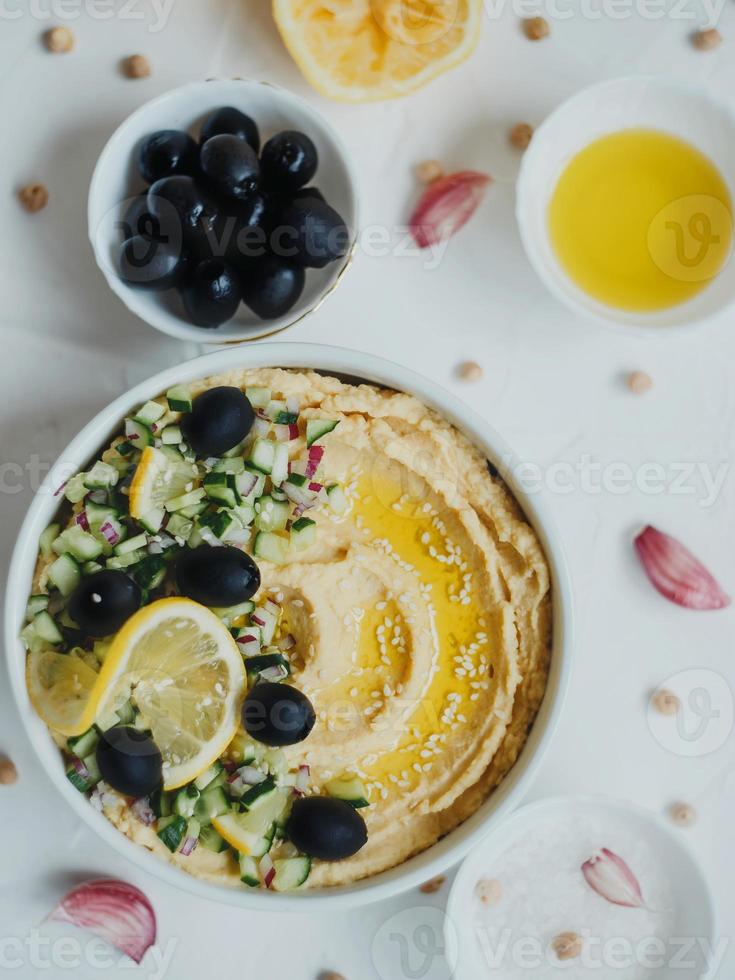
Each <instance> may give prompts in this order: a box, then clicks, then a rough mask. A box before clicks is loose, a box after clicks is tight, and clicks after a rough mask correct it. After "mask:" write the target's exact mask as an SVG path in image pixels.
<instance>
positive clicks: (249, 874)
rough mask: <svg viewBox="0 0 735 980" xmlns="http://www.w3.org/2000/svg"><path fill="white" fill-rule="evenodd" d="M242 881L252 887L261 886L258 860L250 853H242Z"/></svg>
mask: <svg viewBox="0 0 735 980" xmlns="http://www.w3.org/2000/svg"><path fill="white" fill-rule="evenodd" d="M239 860H240V881H242V882H243V883H244V884H246V885H248V886H249V887H250V888H259V887H260V874H259V872H258V862H257V860H256V859H255V858H254V857H251V856H250V855H249V854H241V855H240V858H239Z"/></svg>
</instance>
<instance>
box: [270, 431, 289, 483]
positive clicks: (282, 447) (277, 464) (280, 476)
mask: <svg viewBox="0 0 735 980" xmlns="http://www.w3.org/2000/svg"><path fill="white" fill-rule="evenodd" d="M287 476H288V446H287V445H286V443H285V442H279V443H276V451H275V454H274V457H273V466H272V468H271V481H272V482H273V485H274V486H276V487H280V485H281V484H282V483H283V481H284V480H285V479H286V477H287Z"/></svg>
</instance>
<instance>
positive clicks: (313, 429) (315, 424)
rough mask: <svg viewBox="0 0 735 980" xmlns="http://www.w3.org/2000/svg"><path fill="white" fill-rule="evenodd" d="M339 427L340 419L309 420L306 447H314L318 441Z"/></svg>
mask: <svg viewBox="0 0 735 980" xmlns="http://www.w3.org/2000/svg"><path fill="white" fill-rule="evenodd" d="M338 425H339V419H307V421H306V445H307V446H313V445H314V443H315V442H317V440H319V439H321V438H322V436H325V435H326V434H327V433H328V432H332V431H333V430H334V429H336V428H337V426H338Z"/></svg>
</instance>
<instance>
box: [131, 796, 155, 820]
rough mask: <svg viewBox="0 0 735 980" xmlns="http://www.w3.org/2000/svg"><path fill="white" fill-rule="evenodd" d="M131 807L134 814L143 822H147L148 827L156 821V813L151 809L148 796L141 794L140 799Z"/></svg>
mask: <svg viewBox="0 0 735 980" xmlns="http://www.w3.org/2000/svg"><path fill="white" fill-rule="evenodd" d="M130 809H131V810H132V811H133V814H134V815H135V816H136V817H137V818H138V820H140V822H141V823H142V824H145V826H146V827H150V826H151V824H153V823H155V821H156V815H155V813H154V812H153V810H152V809H151V805H150V802H149V801H148V797H147V796H141V797H140V799H137V800H135V802H134V803H133V804H132V805H131V807H130Z"/></svg>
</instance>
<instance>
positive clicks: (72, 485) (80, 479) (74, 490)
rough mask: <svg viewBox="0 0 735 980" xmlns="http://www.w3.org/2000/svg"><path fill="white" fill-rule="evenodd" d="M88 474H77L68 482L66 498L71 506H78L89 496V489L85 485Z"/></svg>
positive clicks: (65, 488) (65, 489)
mask: <svg viewBox="0 0 735 980" xmlns="http://www.w3.org/2000/svg"><path fill="white" fill-rule="evenodd" d="M86 475H87V474H86V473H76V474H75V475H74V476H72V477H71V478H70V479H69V480H67V481H66V486H65V487H64V496H65V497H66V499H67V500H68V501H69V503H70V504H78V503H79V502H80V501H81V500H84V498H85V497H86V496H87V488H86V486H85V485H84V478H85V476H86Z"/></svg>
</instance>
